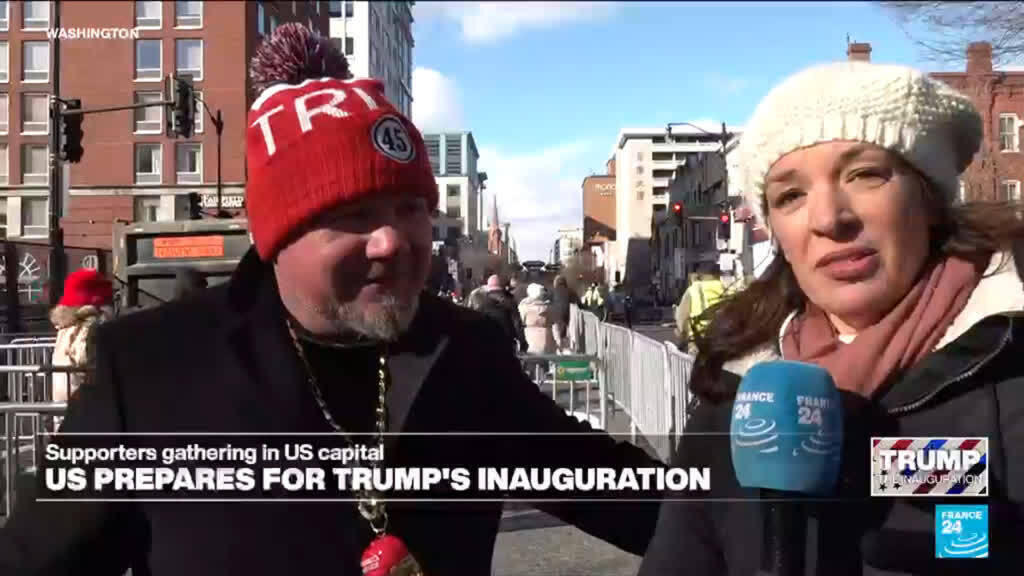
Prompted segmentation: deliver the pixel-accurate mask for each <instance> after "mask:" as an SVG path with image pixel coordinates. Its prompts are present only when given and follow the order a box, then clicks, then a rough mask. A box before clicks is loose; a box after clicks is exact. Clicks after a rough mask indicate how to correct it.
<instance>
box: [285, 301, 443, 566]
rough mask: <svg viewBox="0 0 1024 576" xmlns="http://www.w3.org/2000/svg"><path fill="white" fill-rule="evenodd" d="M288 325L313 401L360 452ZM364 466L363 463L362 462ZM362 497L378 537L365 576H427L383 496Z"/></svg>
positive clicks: (381, 417) (380, 420) (382, 359)
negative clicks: (392, 524) (394, 529)
mask: <svg viewBox="0 0 1024 576" xmlns="http://www.w3.org/2000/svg"><path fill="white" fill-rule="evenodd" d="M285 323H286V324H287V326H288V333H289V334H290V335H291V337H292V344H294V345H295V352H296V353H298V355H299V359H300V360H301V361H302V365H303V367H304V368H305V370H306V380H307V381H308V382H309V387H310V389H311V390H312V391H313V398H314V399H315V400H316V403H317V405H318V406H320V412H321V413H323V415H324V420H326V421H327V424H328V425H330V427H331V428H333V429H334V431H335V432H339V433H341V435H342V437H343V438H344V439H345V442H347V443H348V445H349V446H350V447H352V448H353V452H355V453H356V454H358V453H359V451H358V450H355V442H353V441H352V438H351V437H350V436H349V434H348V432H346V431H345V429H344V428H342V427H341V426H340V425H339V424H338V422H337V421H336V420H335V419H334V416H332V415H331V411H330V409H329V408H328V407H327V402H326V401H324V395H323V391H322V390H321V389H320V385H319V383H318V382H317V379H316V374H315V373H314V372H313V365H312V364H311V363H310V362H309V359H308V358H307V357H306V351H305V349H303V347H302V343H301V342H299V337H298V335H297V334H296V333H295V327H294V326H293V325H292V322H291V320H290V319H289V320H287V321H286V322H285ZM387 357H388V352H387V348H385V350H384V353H383V354H380V355H379V356H378V366H377V410H376V416H377V438H376V440H377V446H378V447H379V449H380V450H379V454H380V457H381V458H383V457H384V434H385V432H386V431H387V425H388V420H387V393H388V380H389V378H388V360H387ZM360 463H361V462H360ZM378 467H379V462H378V461H377V460H371V462H370V468H371V474H373V475H374V476H376V472H377V470H378ZM357 497H358V499H359V500H358V502H359V504H358V509H359V514H360V515H361V516H362V517H363V518H364V519H365V520H366V521H367V522H369V523H370V528H371V529H373V532H374V534H376V535H377V537H376V538H375V539H374V540H373V541H372V542H370V545H369V546H367V547H366V550H364V551H363V555H362V557H361V558H360V567H361V568H362V571H363V574H371V573H372V574H391V575H393V576H423V569H422V568H421V567H420V564H419V562H418V561H417V560H416V558H415V557H414V556H413V555H412V554H411V553H410V552H409V548H408V546H406V545H405V542H403V541H402V539H401V538H398V537H397V536H395V535H393V534H387V533H386V530H387V528H388V512H387V509H386V508H385V506H384V502H382V501H381V498H380V495H379V494H378V493H377V492H376V491H366V490H361V491H359V492H358V493H357Z"/></svg>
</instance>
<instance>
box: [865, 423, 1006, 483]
mask: <svg viewBox="0 0 1024 576" xmlns="http://www.w3.org/2000/svg"><path fill="white" fill-rule="evenodd" d="M871 495H872V496H883V497H884V496H888V497H899V498H902V497H907V496H922V497H926V496H932V497H949V496H963V497H975V498H977V497H984V496H988V438H908V437H897V438H872V439H871Z"/></svg>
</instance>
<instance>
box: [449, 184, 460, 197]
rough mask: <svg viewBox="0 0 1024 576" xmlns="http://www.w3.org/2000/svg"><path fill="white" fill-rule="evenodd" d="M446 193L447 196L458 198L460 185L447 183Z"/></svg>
mask: <svg viewBox="0 0 1024 576" xmlns="http://www.w3.org/2000/svg"><path fill="white" fill-rule="evenodd" d="M447 193H448V197H449V198H458V197H459V196H460V195H461V194H462V186H459V185H458V184H449V185H448V192H447Z"/></svg>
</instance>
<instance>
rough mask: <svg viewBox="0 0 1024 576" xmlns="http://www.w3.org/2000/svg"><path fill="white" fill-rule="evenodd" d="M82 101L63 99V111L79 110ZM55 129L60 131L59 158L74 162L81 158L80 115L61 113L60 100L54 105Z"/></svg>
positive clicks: (83, 151) (82, 152)
mask: <svg viewBox="0 0 1024 576" xmlns="http://www.w3.org/2000/svg"><path fill="white" fill-rule="evenodd" d="M81 109H82V101H81V100H79V99H77V98H76V99H73V100H65V101H64V111H68V110H81ZM54 111H55V113H56V120H57V130H58V131H59V133H60V159H61V160H62V161H64V162H72V163H76V162H79V161H81V160H82V154H84V153H85V150H83V149H82V136H83V132H82V115H81V114H70V115H64V114H62V113H61V108H60V102H59V101H58V102H57V103H56V105H55V108H54Z"/></svg>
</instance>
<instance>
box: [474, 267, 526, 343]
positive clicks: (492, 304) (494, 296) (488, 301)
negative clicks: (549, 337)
mask: <svg viewBox="0 0 1024 576" xmlns="http://www.w3.org/2000/svg"><path fill="white" fill-rule="evenodd" d="M480 311H481V312H483V313H484V315H486V316H488V317H489V318H491V319H493V320H494V321H495V322H497V323H498V325H499V326H501V329H502V331H503V332H505V335H506V336H508V338H509V340H511V341H512V342H515V343H516V346H515V350H516V353H520V352H526V350H527V348H528V347H529V346H528V344H527V341H526V334H525V332H524V330H523V319H522V318H521V317H520V316H519V310H518V309H517V307H516V305H515V303H514V302H513V300H512V294H511V293H509V291H508V289H507V288H506V287H505V286H502V284H501V278H500V277H499V276H498V275H497V274H495V275H492V276H491V277H490V278H488V279H487V286H486V287H485V288H484V296H483V304H482V305H481V307H480Z"/></svg>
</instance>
